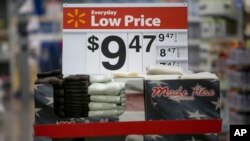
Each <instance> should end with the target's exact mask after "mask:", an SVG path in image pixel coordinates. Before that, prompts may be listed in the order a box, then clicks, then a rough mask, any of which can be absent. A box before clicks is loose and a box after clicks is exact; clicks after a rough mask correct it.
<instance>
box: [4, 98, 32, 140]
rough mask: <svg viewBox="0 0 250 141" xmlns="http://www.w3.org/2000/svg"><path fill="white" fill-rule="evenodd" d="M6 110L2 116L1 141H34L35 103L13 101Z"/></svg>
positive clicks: (8, 103) (6, 105) (7, 104)
mask: <svg viewBox="0 0 250 141" xmlns="http://www.w3.org/2000/svg"><path fill="white" fill-rule="evenodd" d="M32 99H33V98H32ZM5 108H6V109H5V112H4V113H1V115H0V118H1V121H0V141H32V124H33V121H34V118H33V111H34V110H33V101H32V100H31V99H30V101H29V102H28V103H26V104H23V103H22V102H21V101H20V100H12V101H11V102H6V103H5Z"/></svg>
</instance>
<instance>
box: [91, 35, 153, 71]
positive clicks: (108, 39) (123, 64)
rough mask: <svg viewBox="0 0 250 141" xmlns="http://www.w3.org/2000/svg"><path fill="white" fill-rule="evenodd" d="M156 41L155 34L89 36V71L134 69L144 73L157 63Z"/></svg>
mask: <svg viewBox="0 0 250 141" xmlns="http://www.w3.org/2000/svg"><path fill="white" fill-rule="evenodd" d="M155 39H156V35H155V34H150V35H149V34H141V33H129V34H126V33H117V34H114V33H113V34H105V33H98V34H97V33H96V34H87V41H88V42H87V50H86V59H87V60H86V65H87V66H86V68H87V71H88V72H96V71H97V72H98V71H101V72H105V71H116V70H119V71H128V70H130V68H133V69H134V71H138V72H142V71H143V68H144V67H145V68H146V66H147V65H150V64H149V63H153V62H152V61H155V56H156V55H155V52H156V47H155ZM128 54H129V55H128ZM152 57H153V58H152ZM148 58H149V59H150V58H151V59H150V60H148ZM143 60H148V61H147V62H145V61H143ZM154 64H155V62H154Z"/></svg>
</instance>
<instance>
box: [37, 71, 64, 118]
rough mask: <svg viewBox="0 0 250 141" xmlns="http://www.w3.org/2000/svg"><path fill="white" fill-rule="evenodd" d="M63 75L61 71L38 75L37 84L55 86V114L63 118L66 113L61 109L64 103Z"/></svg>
mask: <svg viewBox="0 0 250 141" xmlns="http://www.w3.org/2000/svg"><path fill="white" fill-rule="evenodd" d="M62 77H63V75H62V73H61V71H60V70H55V71H50V72H40V73H38V74H37V80H36V81H35V84H49V85H52V86H53V91H54V112H55V114H56V115H57V116H59V117H63V116H64V113H63V111H62V110H61V109H60V108H57V107H61V106H62V103H61V99H62V98H63V81H62Z"/></svg>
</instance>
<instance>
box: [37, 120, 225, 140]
mask: <svg viewBox="0 0 250 141" xmlns="http://www.w3.org/2000/svg"><path fill="white" fill-rule="evenodd" d="M221 125H222V120H221V119H212V120H154V121H133V122H109V123H77V124H58V125H56V124H53V125H52V124H51V125H34V133H35V136H44V137H51V138H73V137H98V136H99V137H102V136H125V135H129V134H138V135H145V134H164V135H177V134H206V133H219V132H221Z"/></svg>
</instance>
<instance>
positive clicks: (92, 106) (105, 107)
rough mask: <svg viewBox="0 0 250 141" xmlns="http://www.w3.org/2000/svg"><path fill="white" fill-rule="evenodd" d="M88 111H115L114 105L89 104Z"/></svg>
mask: <svg viewBox="0 0 250 141" xmlns="http://www.w3.org/2000/svg"><path fill="white" fill-rule="evenodd" d="M89 109H90V111H100V110H112V109H116V104H114V103H98V102H90V103H89Z"/></svg>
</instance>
